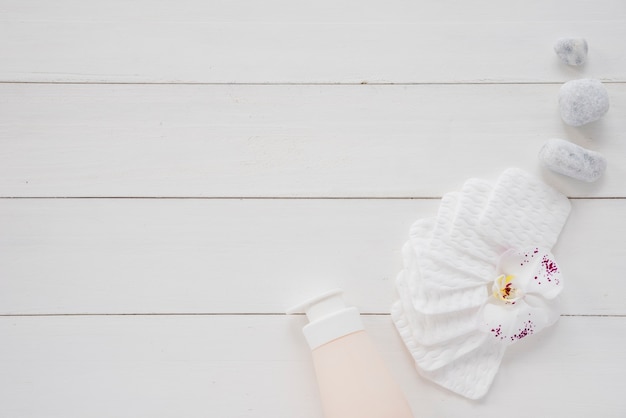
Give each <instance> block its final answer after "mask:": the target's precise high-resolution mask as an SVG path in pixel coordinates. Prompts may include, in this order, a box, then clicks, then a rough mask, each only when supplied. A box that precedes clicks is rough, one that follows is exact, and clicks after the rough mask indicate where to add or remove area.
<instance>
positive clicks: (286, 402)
mask: <svg viewBox="0 0 626 418" xmlns="http://www.w3.org/2000/svg"><path fill="white" fill-rule="evenodd" d="M364 320H365V324H366V328H367V330H368V332H369V333H370V335H371V336H372V338H373V340H374V342H375V344H376V345H377V346H378V347H379V349H380V351H381V353H382V354H383V356H384V358H385V360H386V361H387V363H388V364H389V366H390V368H391V371H392V373H393V374H394V375H395V376H396V378H397V379H398V381H399V382H400V383H401V385H402V387H403V389H404V391H405V392H406V394H407V397H408V399H409V402H410V404H411V406H412V408H413V411H414V412H415V416H416V417H459V416H464V417H468V418H478V417H480V418H496V417H501V416H502V411H506V415H507V416H508V417H511V418H527V417H528V416H554V417H561V416H564V413H567V415H568V416H577V417H583V416H600V417H603V418H621V417H622V416H623V412H624V410H625V408H626V400H625V399H624V397H623V396H622V388H621V387H620V386H619V385H614V384H602V382H615V381H618V379H620V378H621V377H622V376H623V375H624V373H626V368H625V367H624V363H623V362H620V361H617V362H616V359H620V358H622V357H623V355H622V354H623V349H622V347H623V346H624V344H625V343H626V341H625V340H624V335H626V319H625V318H581V317H579V318H561V320H560V321H559V322H558V323H557V324H556V325H555V326H554V327H553V328H552V329H551V332H545V333H542V334H539V335H537V336H533V337H531V338H530V339H528V340H526V341H522V342H520V343H519V344H517V345H515V346H512V347H511V348H510V349H509V350H508V352H507V355H506V356H505V359H504V361H503V363H502V365H501V367H500V371H499V374H498V375H497V376H496V379H495V381H494V385H493V388H492V390H491V392H490V393H489V394H488V395H487V397H486V398H485V399H483V400H482V401H480V402H471V401H468V400H466V399H462V398H460V397H458V396H455V395H452V394H450V393H449V392H447V391H445V390H443V389H441V388H439V387H436V386H435V385H433V384H431V383H429V382H427V381H425V380H423V379H422V378H420V377H419V376H418V375H417V373H416V371H415V370H414V368H413V366H412V364H411V360H410V357H409V355H408V354H407V353H406V352H405V351H404V348H403V346H402V343H401V341H400V340H399V337H398V336H397V334H396V332H395V330H394V329H393V325H392V324H391V320H390V318H389V317H388V316H374V317H371V316H370V317H365V318H364ZM304 323H305V320H304V318H303V317H302V316H297V317H292V318H289V317H285V316H272V317H267V316H260V317H259V316H192V317H175V316H174V317H173V316H167V317H153V316H151V317H142V316H135V317H118V316H105V317H61V318H60V317H39V318H24V317H22V318H16V317H13V318H7V317H4V318H0V334H2V335H3V343H2V344H0V387H1V388H2V390H1V391H0V415H2V416H6V417H24V418H30V417H33V418H35V417H37V418H38V417H42V416H45V417H49V418H57V417H58V418H74V417H76V418H78V417H81V418H82V417H85V416H89V417H93V418H99V417H103V418H104V417H112V416H115V417H120V418H124V417H129V418H130V417H132V418H142V417H151V418H159V417H174V416H185V417H189V418H193V417H207V416H210V417H218V416H228V417H276V418H292V417H302V418H320V417H321V416H322V414H321V409H320V404H319V399H318V394H317V388H316V387H315V379H314V374H313V367H312V364H311V360H310V355H309V351H308V348H307V347H306V343H305V342H304V338H303V337H302V335H301V332H300V328H301V327H302V326H303V325H304ZM581 331H582V332H581Z"/></svg>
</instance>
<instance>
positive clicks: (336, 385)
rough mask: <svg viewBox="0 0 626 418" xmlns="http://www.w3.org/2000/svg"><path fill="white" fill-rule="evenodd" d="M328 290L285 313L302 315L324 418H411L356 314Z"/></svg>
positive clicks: (333, 291) (406, 404) (401, 395)
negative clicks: (305, 323)
mask: <svg viewBox="0 0 626 418" xmlns="http://www.w3.org/2000/svg"><path fill="white" fill-rule="evenodd" d="M341 293H342V292H341V290H339V289H336V290H331V291H329V292H326V293H324V294H322V295H319V296H317V297H315V298H313V299H311V300H308V301H306V302H304V303H303V304H301V305H298V306H296V307H294V308H292V309H290V310H289V311H288V313H296V312H302V311H305V312H306V315H307V317H308V319H309V324H307V325H306V326H305V327H304V329H303V332H304V336H305V337H306V339H307V341H308V343H309V346H310V347H311V351H312V354H313V363H314V365H315V373H316V375H317V381H318V385H319V390H320V395H321V400H322V406H323V409H324V415H325V416H326V418H412V417H413V414H412V413H411V409H410V408H409V405H408V403H407V401H406V399H405V397H404V395H403V394H402V391H401V390H400V387H399V386H398V384H397V383H396V382H395V381H394V380H393V378H392V376H391V373H390V372H389V370H388V369H387V367H386V366H385V364H384V361H383V359H382V357H381V355H380V354H379V353H378V351H377V350H376V348H375V347H374V344H373V343H372V341H371V339H370V337H369V336H368V335H367V333H366V332H365V330H364V327H363V323H362V321H361V318H360V316H359V312H358V310H357V309H356V308H354V307H346V305H345V303H344V302H343V300H342V298H341Z"/></svg>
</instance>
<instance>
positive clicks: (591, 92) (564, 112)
mask: <svg viewBox="0 0 626 418" xmlns="http://www.w3.org/2000/svg"><path fill="white" fill-rule="evenodd" d="M559 108H560V110H561V118H562V119H563V121H564V122H565V123H567V124H568V125H571V126H582V125H584V124H586V123H589V122H593V121H596V120H598V119H600V118H601V117H602V116H603V115H604V114H605V113H606V112H607V111H608V110H609V94H608V93H607V91H606V88H604V85H603V84H602V83H601V82H600V80H595V79H590V78H583V79H580V80H572V81H568V82H567V83H565V84H563V85H562V86H561V90H560V91H559Z"/></svg>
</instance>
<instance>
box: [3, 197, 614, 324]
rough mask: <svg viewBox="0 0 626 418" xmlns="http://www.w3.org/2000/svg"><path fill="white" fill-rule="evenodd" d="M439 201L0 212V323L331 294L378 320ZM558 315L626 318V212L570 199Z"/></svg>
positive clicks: (40, 202)
mask: <svg viewBox="0 0 626 418" xmlns="http://www.w3.org/2000/svg"><path fill="white" fill-rule="evenodd" d="M438 204H439V201H438V200H386V199H381V200H309V199H305V200H283V199H269V200H190V199H183V200H176V199H174V200H171V199H128V200H126V199H112V200H111V199H104V200H101V199H56V200H55V199H35V200H31V199H3V200H0V231H2V233H1V234H0V277H2V280H0V312H1V313H4V314H36V313H136V312H141V313H153V312H160V313H168V312H176V313H180V312H185V313H194V312H205V313H239V312H246V313H272V312H284V311H285V309H286V308H288V307H289V306H290V305H293V304H294V302H297V301H299V300H301V299H304V298H307V297H309V296H310V295H311V294H314V293H316V292H320V291H323V290H327V289H328V288H331V287H342V288H344V289H345V290H346V292H347V294H348V295H351V298H353V300H352V301H353V303H354V304H355V305H357V306H358V307H359V308H360V309H361V311H362V312H370V313H371V312H374V313H376V312H389V306H390V303H391V300H392V298H393V290H392V289H393V281H394V279H395V276H396V274H397V273H398V271H399V270H400V269H401V268H402V263H401V257H400V248H401V247H402V244H403V243H404V242H405V241H406V239H407V238H408V231H409V226H410V225H411V224H412V222H413V221H415V220H416V219H418V218H422V217H427V216H433V215H435V214H436V210H437V207H438ZM572 204H573V211H572V215H571V218H570V219H569V221H568V224H567V225H566V228H565V230H564V232H563V234H562V236H561V240H560V242H559V243H558V245H557V247H555V250H554V251H555V254H556V256H557V257H558V260H559V262H560V264H561V267H562V269H563V270H564V272H565V274H566V280H567V286H566V291H565V292H564V298H563V300H564V311H563V312H564V313H566V314H585V315H591V314H593V315H595V314H601V315H617V314H620V315H624V314H626V310H625V306H624V302H623V298H622V295H623V294H624V293H625V292H626V284H625V282H624V280H622V271H623V260H624V257H625V256H626V247H625V241H624V238H623V237H624V236H626V224H625V223H624V222H619V219H622V216H623V213H624V211H626V200H622V199H618V200H574V201H572Z"/></svg>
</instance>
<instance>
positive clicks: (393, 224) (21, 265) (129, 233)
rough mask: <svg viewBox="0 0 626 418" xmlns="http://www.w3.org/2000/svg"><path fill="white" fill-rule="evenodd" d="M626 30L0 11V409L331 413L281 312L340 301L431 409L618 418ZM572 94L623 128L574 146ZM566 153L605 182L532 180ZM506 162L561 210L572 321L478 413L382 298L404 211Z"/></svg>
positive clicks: (574, 15) (583, 137)
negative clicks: (439, 380) (543, 186)
mask: <svg viewBox="0 0 626 418" xmlns="http://www.w3.org/2000/svg"><path fill="white" fill-rule="evenodd" d="M470 3H471V5H470ZM561 36H582V37H585V38H587V40H588V42H589V45H590V54H589V62H588V64H587V65H585V66H584V67H583V68H579V69H577V68H570V67H566V66H565V65H563V64H561V63H560V62H559V61H558V59H557V57H556V55H555V54H554V52H553V51H552V45H553V43H554V41H555V40H556V39H557V38H559V37H561ZM624 39H626V3H625V2H624V1H623V0H596V1H594V2H588V1H582V0H577V1H572V0H569V1H566V0H558V1H552V2H546V1H544V0H529V1H524V2H519V1H517V2H513V1H499V0H481V1H474V2H462V1H457V2H453V1H428V2H427V1H420V0H417V1H401V0H391V1H387V2H384V4H383V3H382V2H373V1H367V2H362V1H355V0H351V1H342V2H336V1H333V0H319V1H316V2H293V1H287V0H267V1H263V2H243V1H232V2H229V1H201V0H177V1H174V0H161V1H150V0H137V1H130V2H128V1H123V0H108V1H97V2H96V1H79V0H58V1H55V2H47V1H43V0H41V1H37V0H0V158H1V160H0V197H1V199H0V313H1V316H0V417H7V418H14V417H16V418H25V417H38V418H39V417H45V418H52V417H59V418H61V417H62V418H73V417H76V418H78V417H81V418H82V417H116V418H122V417H129V418H130V417H133V418H137V417H151V418H154V417H187V418H191V417H267V418H270V417H271V418H283V417H284V418H294V417H298V418H320V417H321V416H322V415H321V408H320V405H319V399H318V395H317V392H316V390H317V389H316V386H315V380H314V375H313V369H312V365H311V362H310V357H309V352H308V350H307V348H306V345H305V341H304V339H303V337H302V335H301V333H300V328H301V327H302V325H304V323H305V319H304V317H302V316H295V317H287V316H285V315H284V314H283V312H284V310H285V309H286V308H287V307H288V306H290V305H292V304H294V303H296V302H299V301H300V300H301V299H302V298H304V297H308V296H310V295H311V294H313V293H315V292H317V291H320V290H326V289H327V288H329V287H335V286H339V287H342V288H344V289H345V291H346V298H347V300H348V301H349V302H350V303H352V304H354V305H356V306H358V308H359V309H360V310H361V312H362V313H363V314H364V319H365V322H366V326H367V329H368V331H369V332H370V333H371V335H372V336H373V338H374V340H375V343H376V344H377V346H378V347H379V348H380V350H381V351H382V353H383V355H384V357H385V358H386V360H387V361H388V363H389V365H390V367H391V369H392V372H393V373H394V375H395V376H396V377H397V379H398V380H399V382H400V384H401V385H402V387H403V389H404V390H405V392H406V394H407V396H408V398H409V400H410V403H411V405H412V407H413V409H414V411H415V415H416V417H446V418H448V417H481V418H483V417H501V416H507V417H520V418H521V417H524V418H526V417H568V418H569V417H590V416H595V417H602V418H606V417H624V416H626V396H624V388H623V387H624V384H623V381H622V380H623V378H624V375H625V374H626V355H625V350H626V349H625V348H624V347H625V344H626V337H625V334H626V303H625V302H624V300H625V298H624V295H625V294H626V284H625V283H626V281H625V280H624V259H625V256H626V241H625V240H624V237H625V236H626V218H625V213H626V117H625V115H626V113H625V112H626V54H625V50H624ZM583 77H591V78H599V79H601V80H602V81H604V82H605V83H606V87H607V89H608V91H609V94H610V98H611V110H610V111H609V113H608V114H607V115H606V116H605V117H604V118H603V119H602V120H601V121H599V122H596V123H593V124H590V125H588V126H585V127H582V128H579V129H574V128H571V127H567V126H566V125H564V124H563V123H562V122H561V119H560V117H559V113H558V108H557V95H558V90H559V87H560V85H561V84H562V83H563V82H565V81H567V80H570V79H575V78H583ZM551 137H560V138H564V139H568V140H570V141H573V142H575V143H578V144H580V145H583V146H585V147H588V148H591V149H594V150H598V151H600V152H602V153H604V154H605V155H606V157H607V159H608V162H609V167H608V170H607V172H606V175H605V176H604V178H602V179H601V180H600V181H599V182H597V183H595V184H581V183H579V182H576V181H574V180H569V179H566V178H564V177H562V176H558V175H556V174H552V173H550V172H547V171H546V170H544V169H542V168H541V167H540V165H539V162H538V160H537V152H538V150H539V148H540V147H541V145H542V144H543V143H544V142H545V141H546V140H547V139H548V138H551ZM510 166H517V167H520V168H523V169H525V170H527V171H529V172H531V173H534V174H536V175H538V176H540V177H541V178H543V179H544V180H545V181H546V182H548V183H550V184H552V185H553V186H555V187H557V188H558V189H559V190H561V191H562V192H563V193H565V194H567V195H568V196H569V197H570V198H571V202H572V206H573V210H572V214H571V216H570V219H569V221H568V223H567V226H566V228H565V230H564V231H563V234H562V236H561V239H560V241H559V243H558V245H557V247H555V249H554V252H555V254H556V255H557V257H558V259H559V261H560V264H561V266H562V268H563V270H564V271H565V272H566V279H567V290H566V292H565V294H564V315H563V316H562V318H561V320H560V321H559V323H558V324H557V325H556V326H555V327H554V328H552V329H551V330H550V331H549V332H545V333H543V334H539V335H537V336H534V337H533V338H532V339H529V340H528V341H525V342H522V343H520V344H518V345H516V346H513V347H512V348H511V349H510V350H509V351H508V352H507V355H506V357H505V359H504V362H503V364H502V366H501V368H500V372H499V374H498V376H497V377H496V380H495V382H494V385H493V387H492V390H491V391H490V393H489V394H488V396H487V397H486V398H485V399H483V400H482V401H480V402H471V401H468V400H465V399H462V398H460V397H458V396H455V395H453V394H451V393H449V392H447V391H445V390H443V389H440V388H438V387H436V386H434V385H432V384H431V383H429V382H427V381H425V380H423V379H422V378H420V377H419V376H418V375H417V373H416V371H415V370H414V368H413V365H412V362H411V359H410V357H409V355H408V354H407V352H406V351H405V350H404V347H403V346H402V343H401V341H400V339H399V337H398V336H397V335H396V332H395V330H394V329H393V326H392V323H391V320H390V317H389V307H390V303H391V300H392V298H393V280H394V277H395V275H396V273H397V272H398V271H399V270H400V269H401V259H400V248H401V246H402V244H403V242H404V241H405V240H406V238H407V234H408V228H409V225H410V224H411V223H412V222H413V221H414V220H416V219H418V218H420V217H424V216H430V215H433V214H434V213H435V211H436V208H437V206H438V204H439V198H440V197H441V196H442V195H443V194H444V193H446V192H448V191H451V190H456V189H458V188H459V187H460V185H461V184H462V182H463V181H464V180H465V179H467V178H469V177H481V178H485V179H490V180H495V179H496V177H497V176H498V174H499V173H500V172H502V171H503V170H504V169H505V168H506V167H510Z"/></svg>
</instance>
